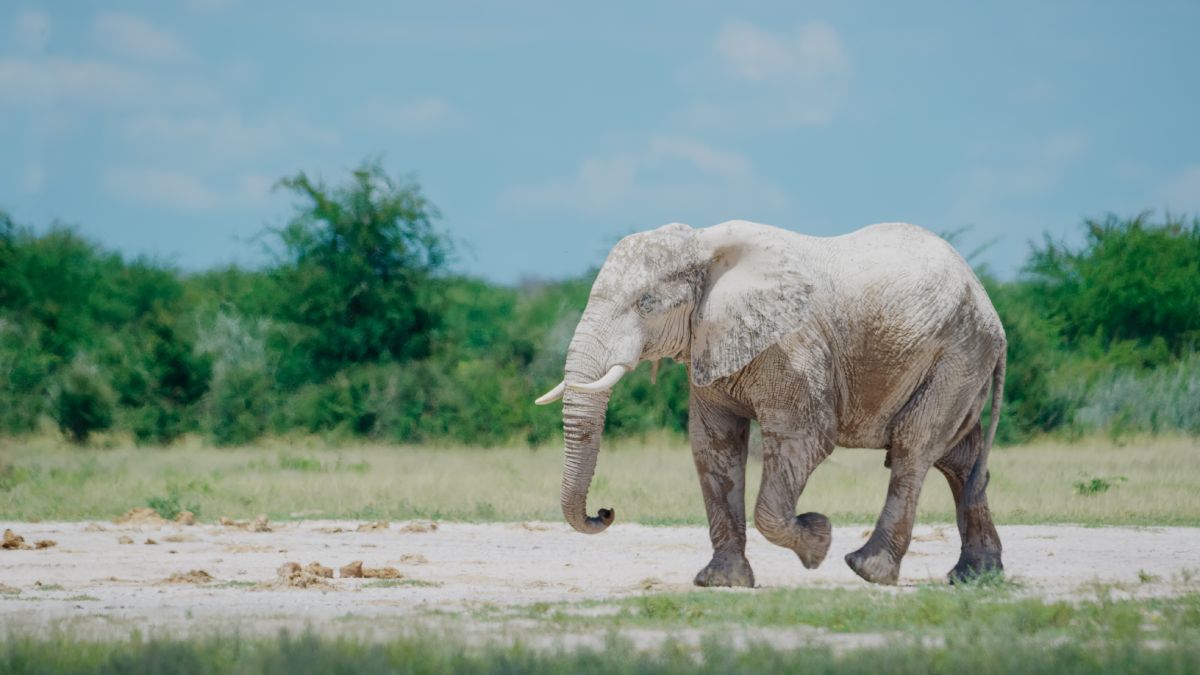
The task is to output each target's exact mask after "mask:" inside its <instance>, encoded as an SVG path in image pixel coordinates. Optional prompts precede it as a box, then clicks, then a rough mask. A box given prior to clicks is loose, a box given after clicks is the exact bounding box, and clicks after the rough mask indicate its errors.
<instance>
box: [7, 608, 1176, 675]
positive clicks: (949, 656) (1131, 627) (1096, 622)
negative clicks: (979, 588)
mask: <svg viewBox="0 0 1200 675" xmlns="http://www.w3.org/2000/svg"><path fill="white" fill-rule="evenodd" d="M711 595H716V596H720V595H722V594H711ZM725 595H728V594H725ZM1156 602H1157V604H1153V603H1151V602H1150V601H1145V602H1143V603H1142V604H1139V605H1136V606H1132V608H1131V609H1129V608H1126V607H1125V606H1123V605H1122V606H1120V607H1119V608H1118V609H1116V610H1115V611H1114V607H1113V606H1109V607H1101V606H1096V607H1092V606H1088V607H1086V608H1085V609H1082V610H1078V611H1077V610H1073V609H1071V608H1070V606H1068V605H1063V604H1058V605H1053V606H1051V607H1050V608H1049V609H1046V610H1036V609H1034V610H1031V608H1030V607H1029V606H1028V605H1026V604H1012V605H1006V604H1004V603H1000V606H1003V607H1010V609H1009V610H1006V611H1003V612H986V613H985V614H984V617H983V618H982V619H980V618H979V617H977V616H976V615H975V614H973V613H971V609H970V606H968V605H966V604H965V603H962V602H961V601H960V602H957V603H952V604H954V607H957V608H958V609H953V608H952V609H950V610H949V611H948V613H947V614H945V615H944V616H939V617H936V619H937V620H936V621H935V622H934V623H935V624H936V625H939V626H941V625H951V626H954V628H953V629H949V630H943V631H940V632H936V633H935V635H936V636H937V638H939V639H930V635H929V633H927V632H925V631H923V630H922V631H915V632H911V633H906V634H900V635H893V636H891V637H890V638H888V640H887V641H886V644H885V646H883V647H864V648H859V649H848V650H845V649H843V650H834V649H832V648H831V647H830V646H829V645H828V644H820V643H807V644H805V643H801V645H800V646H798V647H796V648H784V649H780V648H775V647H772V646H770V645H769V644H766V643H756V644H751V645H749V646H748V647H746V648H735V647H734V646H733V645H732V644H731V642H730V641H729V640H728V639H727V638H724V637H722V636H721V634H720V633H717V632H714V633H710V634H708V635H706V636H704V637H703V638H702V639H701V640H700V643H699V644H700V646H699V647H693V646H689V645H688V644H685V643H683V642H676V641H667V642H666V643H665V644H664V645H662V646H660V647H657V648H650V649H641V650H639V649H638V648H636V647H635V645H634V644H633V643H631V642H628V641H626V640H625V639H623V638H621V637H620V636H619V635H617V634H615V633H613V632H608V633H607V637H606V638H605V639H604V642H603V646H602V647H601V648H599V649H596V648H578V649H570V648H566V649H564V648H557V649H554V648H540V649H539V648H534V647H530V646H528V645H526V644H525V643H523V642H521V641H520V640H518V641H516V642H515V643H507V644H499V643H488V644H483V645H468V644H466V643H464V642H463V641H462V640H461V639H460V638H456V637H455V636H453V635H436V634H428V635H422V634H416V635H403V636H400V637H397V638H394V639H389V640H387V641H383V642H371V641H363V640H359V639H355V638H324V637H320V636H318V635H315V634H312V633H306V634H303V635H300V636H293V635H289V634H286V633H284V634H281V635H280V636H279V637H278V638H276V639H270V638H249V637H242V636H238V635H236V634H225V635H220V636H212V637H207V638H193V639H190V640H183V639H174V638H160V639H145V638H141V637H138V636H136V635H135V636H134V637H133V638H132V639H129V640H126V641H116V642H97V641H87V640H78V639H74V638H72V637H69V636H66V635H62V634H60V635H54V636H50V637H48V638H47V637H30V636H12V635H10V636H8V639H7V640H5V641H4V642H3V644H0V672H5V673H12V674H13V675H23V674H26V673H41V674H53V673H126V672H139V673H175V672H187V673H234V674H237V673H289V674H293V673H294V674H298V675H303V674H306V673H327V672H355V673H365V674H368V675H369V674H372V673H392V672H405V673H468V674H473V673H578V672H587V673H740V672H754V673H762V672H810V673H832V672H838V673H877V672H881V671H886V672H888V673H901V674H903V673H931V672H932V673H958V672H970V673H980V674H981V675H987V674H990V673H1017V672H1021V673H1039V672H1046V673H1049V672H1053V673H1068V674H1070V673H1119V672H1142V673H1156V674H1158V673H1163V674H1171V673H1190V672H1196V671H1197V669H1200V639H1197V638H1200V605H1198V604H1197V601H1196V596H1194V595H1193V596H1188V597H1187V598H1184V599H1180V600H1178V601H1171V600H1166V601H1156ZM989 617H1001V618H1002V620H999V619H994V618H989ZM1031 617H1033V618H1034V621H1032V622H1031V621H1030V618H1031ZM1079 631H1084V632H1083V633H1080V632H1079Z"/></svg>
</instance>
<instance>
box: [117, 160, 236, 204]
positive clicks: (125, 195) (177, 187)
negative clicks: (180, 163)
mask: <svg viewBox="0 0 1200 675" xmlns="http://www.w3.org/2000/svg"><path fill="white" fill-rule="evenodd" d="M100 182H101V185H102V186H103V188H104V189H105V190H107V191H108V192H109V193H111V194H113V195H114V196H116V197H118V198H120V199H123V200H125V201H128V202H133V203H135V204H142V205H145V206H168V207H171V208H180V209H188V210H198V209H206V208H210V207H212V206H215V205H216V204H217V195H216V193H215V192H213V191H212V190H210V189H209V188H208V187H206V186H205V185H204V184H203V183H201V182H200V181H199V180H198V179H197V178H196V177H194V176H192V175H191V174H188V173H185V172H183V171H176V170H172V169H123V168H111V169H106V170H105V171H104V173H103V174H102V175H101V178H100Z"/></svg>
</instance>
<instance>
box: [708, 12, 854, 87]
mask: <svg viewBox="0 0 1200 675" xmlns="http://www.w3.org/2000/svg"><path fill="white" fill-rule="evenodd" d="M716 50H717V53H718V54H720V55H721V56H722V57H723V58H724V59H725V61H726V63H727V64H728V65H729V66H730V67H731V68H732V69H733V72H734V73H735V74H736V75H737V76H738V77H740V78H742V79H745V80H752V81H755V82H772V81H776V82H777V81H786V80H794V81H799V80H820V79H830V78H836V77H840V76H841V75H843V74H844V73H845V72H847V71H849V69H850V60H849V59H848V58H847V57H846V52H845V50H844V49H843V48H842V41H841V38H840V37H839V36H838V33H837V31H836V30H834V28H833V26H830V25H829V24H827V23H825V22H823V21H811V22H809V23H806V24H802V25H801V26H800V28H799V29H798V30H797V31H796V32H795V34H794V35H776V34H774V33H771V32H769V31H766V30H763V29H762V28H759V27H758V26H755V25H754V24H751V23H747V22H745V21H731V22H729V23H726V24H725V25H724V26H722V27H721V31H720V32H719V33H718V34H717V40H716Z"/></svg>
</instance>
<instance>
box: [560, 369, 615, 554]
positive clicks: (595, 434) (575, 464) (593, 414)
mask: <svg viewBox="0 0 1200 675" xmlns="http://www.w3.org/2000/svg"><path fill="white" fill-rule="evenodd" d="M608 398H609V392H607V391H604V392H599V393H595V394H589V393H583V392H577V391H571V390H569V389H568V390H567V392H566V393H565V394H564V396H563V441H564V443H565V445H566V451H565V453H564V455H563V476H562V492H561V493H560V501H561V502H562V511H563V516H564V517H566V519H567V522H568V523H570V524H571V527H574V528H575V529H576V530H579V531H580V532H583V533H584V534H596V533H597V532H603V531H604V530H605V529H606V528H607V527H608V526H609V525H611V524H612V522H613V516H614V513H613V510H612V509H600V515H599V517H593V516H589V515H587V494H588V488H590V487H591V484H592V475H593V474H594V473H595V472H596V457H597V455H599V454H600V437H601V435H602V434H603V433H604V417H605V413H606V412H607V410H606V409H607V407H608Z"/></svg>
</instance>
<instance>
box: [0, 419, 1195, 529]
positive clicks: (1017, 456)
mask: <svg viewBox="0 0 1200 675" xmlns="http://www.w3.org/2000/svg"><path fill="white" fill-rule="evenodd" d="M1087 446H1088V447H1086V448H1080V447H1078V446H1077V445H1074V444H1068V443H1064V442H1053V441H1049V440H1041V441H1038V442H1035V443H1033V444H1031V445H1028V446H1020V447H1008V448H1003V449H1002V450H1000V451H997V452H994V453H993V454H992V456H991V461H990V465H991V469H992V480H991V483H990V485H989V486H988V501H989V503H990V505H991V508H992V512H993V513H994V514H995V517H996V519H997V521H999V522H1001V523H1004V524H1037V523H1083V524H1089V525H1186V526H1200V510H1197V508H1196V498H1195V495H1196V493H1197V491H1198V490H1200V475H1197V474H1196V472H1195V471H1194V470H1193V467H1194V466H1195V458H1196V452H1197V449H1198V446H1197V443H1196V442H1195V441H1194V440H1192V439H1185V438H1159V439H1150V438H1135V439H1127V440H1126V441H1125V446H1124V447H1118V446H1115V445H1113V444H1111V443H1106V442H1099V443H1088V444H1087ZM149 450H150V449H148V448H137V447H132V446H128V445H125V446H122V447H115V448H108V449H104V450H103V451H98V452H94V451H80V450H79V449H78V448H73V447H69V446H68V445H66V444H64V443H62V442H61V441H55V440H53V439H51V438H48V437H42V438H35V439H25V440H20V441H12V440H10V441H7V442H0V456H3V457H4V462H5V464H4V466H3V467H0V520H13V521H38V520H41V521H57V520H69V521H78V520H88V519H96V520H107V519H109V518H113V517H115V516H118V515H120V514H121V513H124V512H125V511H127V510H128V509H130V508H132V507H135V506H149V507H152V508H154V509H155V510H156V511H158V512H159V514H160V515H162V516H163V517H164V518H167V519H173V518H175V516H176V515H178V513H179V512H180V511H181V510H185V509H186V510H188V511H191V512H192V513H193V514H195V515H196V516H197V517H198V518H199V519H201V520H202V521H205V522H209V521H213V520H216V519H217V518H219V517H221V516H229V517H233V518H252V517H254V516H255V515H257V514H260V513H262V514H266V515H267V516H269V517H270V519H271V520H289V519H297V518H306V519H312V518H326V519H358V520H378V519H383V520H406V519H413V518H420V519H433V520H450V521H468V522H492V521H496V522H511V521H524V520H535V521H537V520H543V521H559V520H560V519H561V518H562V511H561V509H560V507H559V504H558V499H557V497H558V490H559V483H560V481H561V478H562V476H561V473H562V451H561V449H559V448H557V447H552V446H543V447H541V448H538V449H530V448H526V447H511V446H506V447H494V448H487V449H484V448H472V447H451V446H442V447H406V448H404V451H403V452H397V451H396V449H395V447H394V446H390V445H361V444H341V445H339V446H337V447H330V445H329V444H327V443H325V442H324V441H323V440H322V439H319V438H308V439H303V440H298V441H297V440H274V441H272V442H269V443H263V444H259V445H253V446H244V447H238V448H215V447H212V446H210V445H207V444H204V443H203V442H202V439H199V438H195V437H192V438H189V439H186V440H184V441H182V442H180V443H177V444H175V445H173V446H171V447H169V448H166V449H159V448H154V449H153V451H149ZM1081 457H1086V461H1081ZM748 472H749V480H747V487H746V491H747V493H748V494H747V501H748V503H749V504H751V505H753V504H754V502H755V499H756V498H757V496H758V489H759V480H758V476H759V475H761V473H762V464H761V462H760V461H759V460H758V459H757V458H754V457H752V458H751V460H750V466H749V471H748ZM887 481H888V471H887V470H886V469H885V468H884V466H883V453H882V452H880V451H878V450H851V449H839V450H837V451H835V452H834V453H833V455H832V456H830V457H829V459H827V460H825V462H823V463H822V464H821V466H820V467H819V468H818V469H817V470H816V473H815V474H814V477H813V480H812V481H810V482H809V484H808V487H807V488H806V489H805V492H804V496H803V497H802V498H801V500H800V506H801V510H803V509H804V508H812V507H819V510H820V511H821V512H822V513H824V514H826V515H827V516H829V517H830V518H831V519H832V520H833V521H834V522H835V523H837V524H839V525H850V524H860V523H870V522H873V521H874V520H875V518H876V517H877V516H878V515H879V505H880V500H881V499H882V497H883V495H884V494H886V492H887ZM590 496H591V500H592V501H593V503H595V504H603V505H608V506H614V507H616V508H617V512H618V513H619V514H620V515H619V518H620V521H621V522H638V523H643V524H647V525H678V524H689V525H703V524H705V523H706V522H707V521H706V519H705V515H704V503H703V501H702V500H701V499H699V487H698V485H697V483H696V475H695V472H694V471H693V470H692V458H691V451H690V449H689V448H688V447H687V444H686V442H684V440H683V439H682V438H679V437H678V436H670V435H666V434H664V433H663V432H659V433H656V434H651V435H649V436H648V437H647V438H646V439H644V440H643V439H625V440H622V441H616V442H614V443H613V444H612V446H611V447H609V448H607V449H606V450H605V452H604V453H602V454H601V457H600V469H599V472H598V474H597V476H596V478H595V479H594V480H593V485H592V489H591V493H590ZM806 505H807V506H806ZM918 520H919V522H922V523H946V524H948V525H947V526H946V527H947V529H946V533H947V534H946V536H947V537H949V538H950V539H953V540H957V539H956V538H957V533H956V532H955V531H954V526H953V523H954V501H953V499H952V498H951V495H950V490H949V488H948V486H947V484H946V481H945V480H943V479H942V478H941V476H939V475H937V474H933V475H931V476H930V477H929V479H928V480H927V481H926V482H925V486H924V488H923V489H922V491H921V500H920V509H919V514H918Z"/></svg>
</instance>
